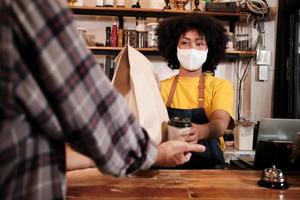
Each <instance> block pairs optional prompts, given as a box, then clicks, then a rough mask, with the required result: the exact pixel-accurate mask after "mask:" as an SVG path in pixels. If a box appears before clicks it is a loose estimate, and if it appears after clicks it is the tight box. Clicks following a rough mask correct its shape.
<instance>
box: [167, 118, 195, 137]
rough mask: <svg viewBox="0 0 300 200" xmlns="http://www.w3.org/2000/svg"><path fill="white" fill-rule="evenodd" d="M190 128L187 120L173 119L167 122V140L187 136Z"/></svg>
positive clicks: (190, 125) (189, 122)
mask: <svg viewBox="0 0 300 200" xmlns="http://www.w3.org/2000/svg"><path fill="white" fill-rule="evenodd" d="M191 128H192V122H191V120H190V119H189V118H182V117H174V118H171V119H170V120H169V121H168V140H176V139H178V137H180V136H184V135H188V134H189V130H190V129H191Z"/></svg>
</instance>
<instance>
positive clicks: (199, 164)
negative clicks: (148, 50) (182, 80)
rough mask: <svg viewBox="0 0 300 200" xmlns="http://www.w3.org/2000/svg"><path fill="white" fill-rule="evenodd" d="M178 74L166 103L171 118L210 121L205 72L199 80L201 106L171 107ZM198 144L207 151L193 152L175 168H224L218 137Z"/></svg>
mask: <svg viewBox="0 0 300 200" xmlns="http://www.w3.org/2000/svg"><path fill="white" fill-rule="evenodd" d="M178 77H179V75H177V76H176V77H175V78H174V80H173V83H172V86H171V89H170V93H169V97H168V100H167V103H166V106H167V110H168V115H169V117H170V118H172V117H175V116H180V117H188V118H190V119H191V121H192V122H193V123H196V124H206V123H208V119H207V117H206V114H205V111H204V76H203V74H201V75H200V80H199V87H198V88H199V94H198V100H199V108H196V109H178V108H171V107H170V104H171V102H172V100H173V96H174V93H175V90H176V85H177V82H178ZM198 144H202V145H204V146H205V147H206V151H205V152H203V153H192V157H191V159H190V161H189V162H187V163H185V164H183V165H179V166H177V167H175V169H216V168H223V167H224V164H225V161H224V157H223V151H222V150H221V148H220V146H219V142H218V139H217V138H214V139H207V140H201V141H200V140H199V141H198Z"/></svg>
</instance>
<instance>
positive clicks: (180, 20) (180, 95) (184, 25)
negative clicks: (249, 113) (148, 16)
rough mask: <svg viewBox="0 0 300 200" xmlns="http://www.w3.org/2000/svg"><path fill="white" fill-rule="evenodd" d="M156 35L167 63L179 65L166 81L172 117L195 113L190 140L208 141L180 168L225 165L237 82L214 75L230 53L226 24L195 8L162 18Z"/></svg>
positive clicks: (165, 95) (163, 85)
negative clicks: (225, 152)
mask: <svg viewBox="0 0 300 200" xmlns="http://www.w3.org/2000/svg"><path fill="white" fill-rule="evenodd" d="M157 34H158V48H159V51H160V53H161V54H162V56H163V57H164V59H165V60H166V62H167V63H168V67H170V68H171V69H179V74H178V75H176V76H173V77H171V78H169V79H167V80H163V81H162V82H161V95H162V97H163V100H164V102H165V104H166V106H167V109H168V114H169V117H170V118H172V117H174V116H179V117H188V118H190V119H191V121H192V122H193V125H192V129H191V131H190V135H189V136H187V137H186V138H185V139H186V141H188V142H193V143H201V144H204V145H205V146H206V151H205V152H204V153H193V155H192V158H191V160H190V161H189V162H188V163H186V164H184V165H181V166H179V168H181V169H203V168H219V167H221V166H223V164H224V157H223V149H224V147H225V145H224V140H223V137H222V135H223V134H224V132H225V130H226V128H227V127H228V125H229V122H230V121H233V120H232V119H233V88H232V85H231V83H230V82H229V81H227V80H223V79H220V78H217V77H214V76H213V75H212V74H213V72H214V70H215V69H216V66H217V64H218V63H219V62H220V60H221V59H222V57H223V55H224V53H225V48H226V42H227V36H226V32H225V29H224V28H223V26H222V25H220V24H219V23H218V22H217V21H216V20H215V19H213V18H211V17H207V16H203V15H201V14H195V13H194V14H189V15H185V16H178V17H173V18H168V19H165V20H163V21H162V22H161V23H160V24H159V27H158V30H157Z"/></svg>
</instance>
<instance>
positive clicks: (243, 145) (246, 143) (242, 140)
mask: <svg viewBox="0 0 300 200" xmlns="http://www.w3.org/2000/svg"><path fill="white" fill-rule="evenodd" d="M253 128H254V126H253V125H242V124H238V125H236V127H235V128H234V147H235V148H237V149H239V150H252V143H253Z"/></svg>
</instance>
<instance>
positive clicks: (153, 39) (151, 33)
mask: <svg viewBox="0 0 300 200" xmlns="http://www.w3.org/2000/svg"><path fill="white" fill-rule="evenodd" d="M157 27H158V23H157V22H153V23H148V24H147V28H148V47H157V41H158V38H157V35H156V29H157Z"/></svg>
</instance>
